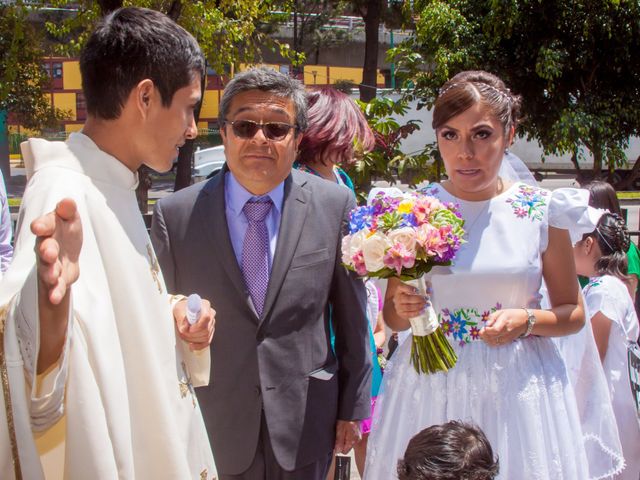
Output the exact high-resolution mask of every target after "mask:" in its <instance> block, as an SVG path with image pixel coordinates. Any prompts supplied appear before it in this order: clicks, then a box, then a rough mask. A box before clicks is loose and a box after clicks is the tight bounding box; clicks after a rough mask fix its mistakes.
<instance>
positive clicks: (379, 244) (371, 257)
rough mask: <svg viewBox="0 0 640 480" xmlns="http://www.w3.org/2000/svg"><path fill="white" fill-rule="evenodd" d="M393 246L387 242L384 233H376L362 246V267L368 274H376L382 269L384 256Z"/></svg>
mask: <svg viewBox="0 0 640 480" xmlns="http://www.w3.org/2000/svg"><path fill="white" fill-rule="evenodd" d="M392 246H393V244H392V243H391V242H390V241H389V239H388V238H387V236H386V235H385V234H384V233H380V232H376V233H374V234H373V235H371V236H370V237H368V238H367V239H365V241H364V242H363V244H362V254H363V257H364V265H365V267H367V270H368V271H369V272H377V271H378V270H380V269H382V268H384V262H383V261H382V259H383V258H384V254H385V253H386V251H387V250H388V249H390V248H391V247H392Z"/></svg>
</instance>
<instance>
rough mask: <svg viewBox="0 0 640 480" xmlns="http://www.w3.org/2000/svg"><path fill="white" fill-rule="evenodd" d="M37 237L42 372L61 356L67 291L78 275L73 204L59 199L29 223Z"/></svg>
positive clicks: (77, 234)
mask: <svg viewBox="0 0 640 480" xmlns="http://www.w3.org/2000/svg"><path fill="white" fill-rule="evenodd" d="M31 231H32V232H33V233H34V234H35V235H36V246H35V252H36V261H37V268H38V309H39V317H40V318H39V320H40V350H39V353H38V365H37V372H38V373H43V372H45V371H46V370H47V369H48V368H49V367H50V366H52V365H53V364H54V363H55V362H57V360H58V358H60V355H61V354H62V350H63V348H64V342H65V338H66V333H67V326H68V319H69V310H70V308H71V302H70V300H69V299H70V295H69V293H70V288H71V285H72V284H73V282H75V281H76V280H77V279H78V276H79V275H80V267H79V264H78V259H79V257H80V248H81V247H82V223H81V222H80V215H79V213H78V207H77V205H76V202H74V201H73V200H71V199H69V198H65V199H63V200H61V201H60V202H59V203H58V204H57V205H56V208H55V210H54V211H53V212H50V213H47V214H46V215H43V216H41V217H38V218H36V219H35V220H34V221H33V222H31Z"/></svg>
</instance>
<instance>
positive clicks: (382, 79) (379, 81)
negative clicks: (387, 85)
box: [376, 70, 384, 85]
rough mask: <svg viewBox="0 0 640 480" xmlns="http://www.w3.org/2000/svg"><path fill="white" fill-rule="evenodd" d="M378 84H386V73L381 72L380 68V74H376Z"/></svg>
mask: <svg viewBox="0 0 640 480" xmlns="http://www.w3.org/2000/svg"><path fill="white" fill-rule="evenodd" d="M376 84H378V85H384V75H382V74H381V73H380V70H378V75H376Z"/></svg>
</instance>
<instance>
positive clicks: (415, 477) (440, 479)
mask: <svg viewBox="0 0 640 480" xmlns="http://www.w3.org/2000/svg"><path fill="white" fill-rule="evenodd" d="M498 471H499V466H498V459H497V458H494V456H493V450H492V449H491V444H490V443H489V440H487V437H486V436H485V435H484V433H483V432H482V430H480V429H479V428H478V427H475V426H472V425H469V424H465V423H463V422H456V421H451V422H448V423H445V424H444V425H433V426H431V427H428V428H425V429H424V430H422V431H421V432H420V433H418V434H417V435H415V436H414V437H413V438H412V439H411V440H410V441H409V445H407V450H406V451H405V453H404V458H403V459H402V460H400V461H399V462H398V479H399V480H491V479H493V478H495V477H496V476H497V475H498Z"/></svg>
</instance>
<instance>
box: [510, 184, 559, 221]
mask: <svg viewBox="0 0 640 480" xmlns="http://www.w3.org/2000/svg"><path fill="white" fill-rule="evenodd" d="M548 195H549V192H548V191H546V190H542V189H540V188H536V187H532V186H530V185H519V186H518V189H517V191H516V193H515V194H514V195H512V196H510V197H509V198H507V203H509V204H511V208H513V213H514V214H515V215H516V217H518V218H529V219H530V220H542V217H543V216H544V209H543V207H544V206H545V205H547V197H548Z"/></svg>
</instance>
